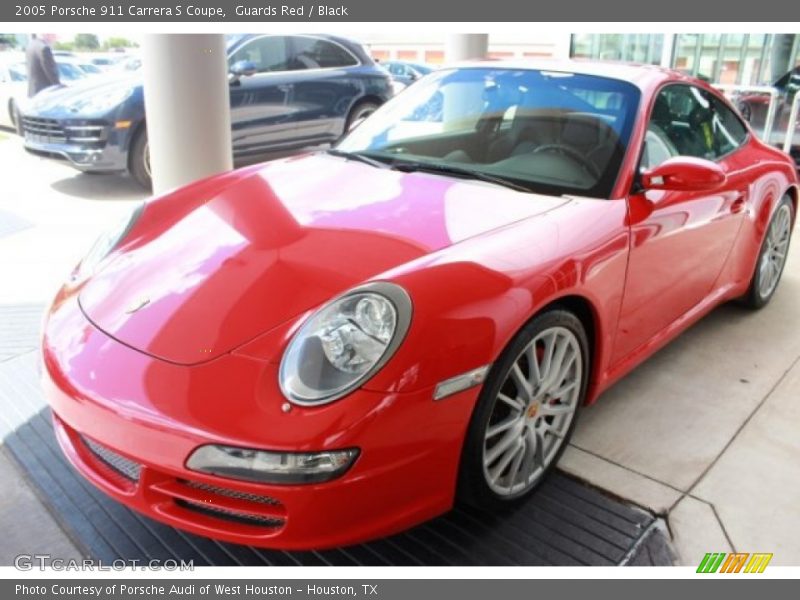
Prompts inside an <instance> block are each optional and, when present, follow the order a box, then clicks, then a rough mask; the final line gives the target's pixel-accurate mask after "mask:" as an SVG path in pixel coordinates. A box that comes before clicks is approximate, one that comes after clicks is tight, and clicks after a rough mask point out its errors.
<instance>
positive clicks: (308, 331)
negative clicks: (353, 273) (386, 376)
mask: <svg viewBox="0 0 800 600" xmlns="http://www.w3.org/2000/svg"><path fill="white" fill-rule="evenodd" d="M410 323H411V299H410V298H409V296H408V293H406V291H405V290H404V289H403V288H401V287H400V286H398V285H395V284H392V283H385V282H378V283H372V284H368V285H365V286H362V287H359V288H356V289H354V290H351V291H350V292H347V293H346V294H344V295H343V296H341V297H339V298H337V299H335V300H333V301H331V302H330V303H329V304H327V305H326V306H324V307H322V308H321V309H320V310H318V311H317V312H316V313H314V314H313V315H312V316H311V318H309V319H308V321H306V323H305V324H304V325H303V326H302V327H301V328H300V330H299V331H298V332H297V333H296V334H295V336H294V338H292V341H291V342H290V343H289V347H288V348H287V349H286V352H285V353H284V355H283V360H282V361H281V367H280V385H281V390H282V391H283V394H284V395H285V396H286V397H287V398H288V399H289V400H290V401H291V402H293V403H295V404H300V405H305V406H316V405H321V404H327V403H328V402H333V401H334V400H337V399H338V398H341V397H342V396H344V395H346V394H348V393H349V392H350V391H352V390H353V389H355V388H357V387H358V386H360V385H362V384H363V383H364V382H366V381H367V380H368V379H369V378H370V377H372V376H373V375H374V374H375V373H376V372H377V371H378V370H379V369H380V368H381V367H382V366H383V365H384V364H386V361H388V360H389V359H390V358H391V357H392V355H393V354H394V352H395V351H396V350H397V348H398V346H399V345H400V343H401V342H402V341H403V338H404V337H405V335H406V332H407V331H408V327H409V325H410Z"/></svg>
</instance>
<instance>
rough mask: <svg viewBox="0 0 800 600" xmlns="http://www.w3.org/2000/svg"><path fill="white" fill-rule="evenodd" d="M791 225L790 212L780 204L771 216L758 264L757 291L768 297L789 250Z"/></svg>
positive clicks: (775, 283)
mask: <svg viewBox="0 0 800 600" xmlns="http://www.w3.org/2000/svg"><path fill="white" fill-rule="evenodd" d="M791 227H792V213H791V211H790V209H789V206H788V205H787V204H781V205H780V206H779V207H778V210H777V211H776V212H775V216H774V217H773V218H772V222H771V223H770V225H769V230H768V231H767V239H766V241H765V246H764V250H763V253H762V255H761V263H760V265H759V279H758V293H759V295H760V296H761V297H762V298H769V297H770V295H771V294H772V293H773V292H774V291H775V288H776V287H777V285H778V281H779V280H780V278H781V272H782V271H783V265H784V263H785V262H786V254H787V251H788V250H789V236H790V233H791Z"/></svg>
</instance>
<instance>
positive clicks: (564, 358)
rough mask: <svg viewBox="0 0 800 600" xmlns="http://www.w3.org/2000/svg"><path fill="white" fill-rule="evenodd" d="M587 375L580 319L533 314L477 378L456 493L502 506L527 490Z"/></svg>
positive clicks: (579, 398)
mask: <svg viewBox="0 0 800 600" xmlns="http://www.w3.org/2000/svg"><path fill="white" fill-rule="evenodd" d="M588 380H589V351H588V341H587V336H586V331H585V329H584V327H583V324H582V323H581V321H580V320H579V319H578V318H577V317H576V316H575V315H574V314H572V313H571V312H569V311H566V310H562V309H553V310H548V311H546V312H544V313H542V314H540V315H538V316H536V317H535V318H534V319H533V320H531V322H530V323H528V324H527V325H526V326H525V327H524V328H523V329H522V330H521V331H520V332H519V333H518V334H517V336H516V337H515V338H514V339H513V340H512V341H511V343H510V344H509V346H508V347H507V348H506V349H505V350H504V351H503V354H502V355H501V356H500V358H499V360H498V361H497V362H496V363H495V365H494V366H493V367H492V371H491V373H490V375H489V377H488V378H487V380H486V383H485V384H484V387H483V390H482V391H481V394H480V397H479V399H478V404H477V406H476V408H475V411H474V413H473V416H472V421H471V422H470V426H469V430H468V433H467V439H466V442H465V445H464V452H463V455H462V460H461V467H460V473H459V489H458V495H459V498H460V499H461V500H463V501H465V502H467V503H469V504H472V505H475V506H479V507H482V508H493V507H501V506H504V505H507V504H509V503H512V502H514V501H516V500H519V499H520V498H523V497H524V496H527V495H528V494H530V493H531V492H532V491H533V490H534V489H536V487H537V486H538V485H539V484H540V483H541V482H542V481H543V480H544V478H545V476H546V475H547V474H548V473H549V472H550V471H551V470H552V468H553V466H554V465H555V464H556V463H557V462H558V459H559V458H560V457H561V453H562V452H563V451H564V448H565V447H566V445H567V442H568V441H569V438H570V436H571V435H572V431H573V429H574V427H575V422H576V417H577V413H578V410H579V408H580V406H581V404H582V403H583V400H584V397H585V394H586V386H587V382H588Z"/></svg>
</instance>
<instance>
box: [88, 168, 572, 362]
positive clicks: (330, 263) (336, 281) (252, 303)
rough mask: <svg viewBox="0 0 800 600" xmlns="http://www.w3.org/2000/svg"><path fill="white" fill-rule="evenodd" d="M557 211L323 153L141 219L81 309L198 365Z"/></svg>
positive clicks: (146, 345)
mask: <svg viewBox="0 0 800 600" xmlns="http://www.w3.org/2000/svg"><path fill="white" fill-rule="evenodd" d="M180 196H181V192H178V194H177V196H176V197H174V198H171V199H167V200H162V201H161V202H162V203H163V202H167V203H173V202H174V203H178V204H179V203H181V202H184V203H187V202H188V199H183V200H182V199H181V197H180ZM566 202H568V200H565V199H563V198H555V197H549V196H538V195H534V194H524V193H519V192H515V191H512V190H507V189H504V188H501V187H498V186H494V185H489V184H483V183H474V182H468V181H464V180H456V179H450V178H446V177H441V176H437V175H429V174H423V173H416V174H415V173H400V172H397V171H391V170H387V169H379V168H375V167H371V166H368V165H364V164H360V163H355V162H350V161H347V160H344V159H341V158H335V157H332V156H328V155H324V154H317V155H310V156H305V157H298V158H293V159H285V160H281V161H276V162H273V163H269V164H267V165H265V166H264V167H263V168H260V169H257V170H253V171H252V172H251V173H250V174H249V175H247V176H244V177H240V178H238V179H236V180H235V181H234V183H232V184H230V185H228V186H227V187H225V188H224V189H223V190H222V191H220V192H218V193H215V194H212V197H209V198H207V199H206V198H193V199H192V200H191V202H190V204H191V208H190V209H187V210H186V211H185V212H186V214H182V216H181V217H180V218H178V219H176V220H175V221H174V222H173V223H172V224H171V225H164V223H163V222H162V223H155V222H154V219H152V218H150V219H148V211H150V210H151V209H150V208H148V209H146V210H145V212H144V215H143V217H142V219H141V220H140V222H139V224H138V225H137V226H136V227H135V228H134V229H133V231H132V232H131V237H132V238H134V241H130V242H128V243H127V244H126V245H125V246H123V247H124V248H125V250H124V251H123V252H120V253H119V254H118V255H117V256H116V257H114V258H112V259H110V260H109V261H107V264H106V265H105V267H104V268H103V269H102V270H101V271H100V272H99V273H98V274H96V275H95V276H94V277H92V279H91V280H89V281H88V282H87V283H86V284H85V287H84V289H83V290H82V291H81V296H80V301H81V306H82V307H83V310H84V312H85V313H86V315H87V316H88V318H89V319H90V320H91V321H92V322H94V323H95V324H96V325H97V326H98V327H99V328H100V329H102V330H104V331H105V332H106V333H108V334H109V335H111V336H113V337H114V338H116V339H118V340H119V341H121V342H123V343H125V344H127V345H129V346H132V347H134V348H137V349H139V350H141V351H143V352H146V353H149V354H152V355H154V356H157V357H160V358H163V359H165V360H169V361H172V362H176V363H181V364H192V363H197V362H202V361H205V360H210V359H212V358H214V357H216V356H219V355H220V354H222V353H225V352H228V351H230V350H232V349H233V348H235V347H237V346H239V345H241V344H243V343H245V342H247V341H249V340H251V339H252V338H254V337H255V336H257V335H259V334H261V333H263V332H266V331H268V330H270V329H272V328H274V327H276V326H278V325H280V324H281V323H286V322H288V321H290V320H292V319H293V318H294V317H297V316H298V315H301V314H302V313H304V312H305V311H307V310H309V309H311V308H314V307H315V306H318V305H320V304H321V303H324V302H326V301H327V300H329V299H330V298H332V297H333V296H335V295H336V294H339V293H341V292H344V291H346V290H347V289H349V288H351V287H352V286H354V285H357V284H359V283H361V282H363V281H365V280H368V279H370V278H374V277H376V276H378V275H379V274H381V273H382V272H384V271H386V270H388V269H391V268H393V267H396V266H398V265H401V264H404V263H406V262H408V261H411V260H414V259H416V258H419V257H420V256H423V255H425V254H427V253H430V252H434V251H437V250H441V249H443V248H447V247H448V246H451V245H453V244H457V243H458V242H460V241H462V240H465V239H467V238H470V237H473V236H476V235H479V234H482V233H484V232H487V231H489V230H492V229H495V228H497V227H501V226H504V225H508V224H510V223H512V222H515V221H518V220H521V219H526V218H530V217H532V216H534V215H537V214H541V213H543V212H546V211H549V210H551V209H553V208H555V207H558V206H560V205H562V204H564V203H566ZM162 208H163V206H162ZM153 209H155V207H153ZM153 212H155V210H154V211H153ZM445 292H446V290H443V293H445Z"/></svg>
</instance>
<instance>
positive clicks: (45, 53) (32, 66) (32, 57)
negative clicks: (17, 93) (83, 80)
mask: <svg viewBox="0 0 800 600" xmlns="http://www.w3.org/2000/svg"><path fill="white" fill-rule="evenodd" d="M25 63H26V65H27V70H28V98H30V97H32V96H35V95H36V94H38V93H39V92H41V91H42V90H43V89H44V88H47V87H50V86H51V85H58V84H59V83H61V81H60V80H59V77H58V66H57V65H56V60H55V59H54V58H53V51H52V50H50V46H48V45H47V43H46V42H45V41H44V40H42V39H40V38H39V37H38V36H37V35H36V34H33V35H32V36H31V41H30V43H29V44H28V48H27V49H26V50H25Z"/></svg>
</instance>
